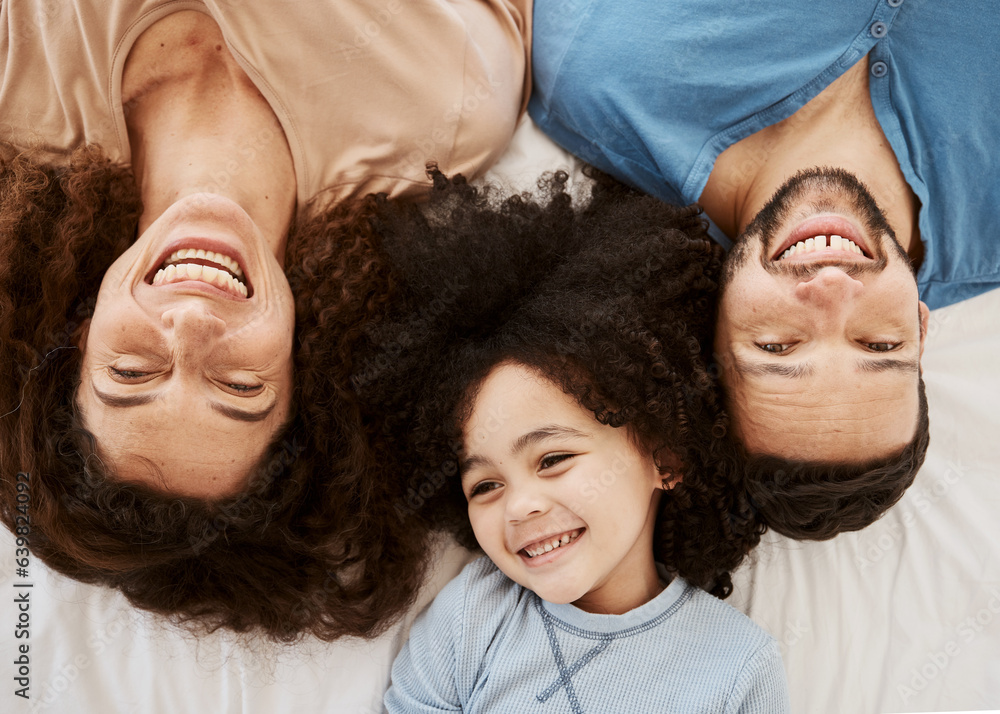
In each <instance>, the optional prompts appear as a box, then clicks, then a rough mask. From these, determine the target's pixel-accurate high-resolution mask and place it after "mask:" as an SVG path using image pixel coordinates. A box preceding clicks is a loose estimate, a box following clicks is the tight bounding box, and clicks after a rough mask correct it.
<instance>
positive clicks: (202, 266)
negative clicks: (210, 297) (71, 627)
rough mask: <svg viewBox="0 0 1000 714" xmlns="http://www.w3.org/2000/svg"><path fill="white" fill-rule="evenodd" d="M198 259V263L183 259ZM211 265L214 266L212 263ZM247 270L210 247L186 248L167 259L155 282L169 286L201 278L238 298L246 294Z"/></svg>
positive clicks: (204, 281) (154, 278)
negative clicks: (207, 248)
mask: <svg viewBox="0 0 1000 714" xmlns="http://www.w3.org/2000/svg"><path fill="white" fill-rule="evenodd" d="M183 261H197V262H183ZM209 264H211V265H209ZM240 278H243V270H241V269H240V266H239V264H238V263H237V262H236V261H235V260H234V259H233V258H231V257H229V256H228V255H223V254H222V253H214V252H212V251H210V250H208V251H206V250H201V249H197V250H196V249H194V248H182V249H181V250H177V251H174V252H173V253H171V254H170V257H169V258H167V259H166V260H165V261H164V263H163V267H161V268H160V269H159V270H158V271H156V275H154V276H153V285H167V284H170V283H177V282H181V281H183V280H200V281H201V282H203V283H208V284H209V285H214V286H216V287H218V288H222V289H223V290H225V291H226V292H229V293H232V294H233V295H235V296H237V297H244V298H245V297H246V296H247V294H248V292H249V291H248V290H247V286H246V284H245V283H244V282H243V281H242V280H240Z"/></svg>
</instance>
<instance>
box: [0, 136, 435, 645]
mask: <svg viewBox="0 0 1000 714" xmlns="http://www.w3.org/2000/svg"><path fill="white" fill-rule="evenodd" d="M0 149H2V151H0V364H3V365H4V371H3V377H2V379H0V514H2V519H3V521H4V523H5V525H6V526H7V527H8V528H9V529H10V530H11V531H12V532H14V533H20V534H27V532H28V530H27V529H26V528H24V525H25V519H24V516H26V515H27V516H28V517H30V547H31V551H32V553H33V554H34V555H35V556H37V557H38V558H40V559H41V560H43V561H44V562H45V563H46V564H47V565H49V566H50V567H52V568H54V569H55V570H57V571H59V572H61V573H63V574H65V575H68V576H70V577H72V578H75V579H77V580H82V581H84V582H89V583H99V584H103V585H107V586H110V587H113V588H117V589H119V590H121V591H122V592H123V593H124V594H125V595H126V596H127V597H128V599H129V600H130V601H131V602H132V603H133V604H134V605H136V606H137V607H140V608H144V609H147V610H151V611H153V612H157V613H160V614H163V615H167V616H171V617H173V618H174V619H175V620H178V621H181V622H184V623H186V624H187V625H188V626H189V627H191V628H192V629H196V630H214V629H216V628H220V627H223V628H229V629H232V630H235V631H237V632H254V633H262V634H264V635H266V636H268V637H270V638H272V639H274V640H279V641H292V640H294V639H296V638H297V637H298V636H299V635H300V634H301V633H312V634H314V635H316V636H318V637H320V638H323V639H327V640H330V639H334V638H337V637H340V636H343V635H357V636H372V635H375V634H377V633H379V632H380V631H382V630H384V628H385V627H386V626H387V625H388V624H389V623H390V622H392V621H393V619H394V618H395V616H397V615H399V614H400V613H401V612H402V611H403V610H404V608H405V607H406V606H407V605H409V604H410V603H411V601H412V599H413V597H414V594H415V593H416V591H417V589H418V587H419V585H420V583H421V582H422V574H423V563H422V560H423V557H424V556H423V545H424V540H423V539H422V537H421V535H420V534H419V533H414V532H413V530H412V529H409V528H406V527H405V526H404V524H402V523H401V522H400V521H399V519H398V518H397V517H396V516H395V515H394V513H393V512H392V511H391V501H390V495H391V494H390V493H389V492H388V490H387V489H388V488H390V486H391V484H387V483H385V482H384V481H383V480H381V479H380V478H378V477H379V473H378V472H377V471H376V470H374V469H373V467H372V464H373V460H372V456H371V451H370V449H369V446H368V441H367V439H366V435H365V432H364V428H363V424H362V422H361V420H360V415H359V412H358V408H357V406H356V404H354V402H353V393H352V392H351V391H350V389H348V388H347V385H349V381H348V380H349V375H350V374H351V373H352V369H353V368H352V364H351V350H352V345H353V343H354V341H355V340H356V339H357V338H358V336H359V335H360V334H361V332H360V331H361V328H362V327H363V326H364V324H365V323H366V321H368V320H369V319H370V318H371V317H372V316H373V315H375V314H377V313H379V312H380V311H382V310H383V309H384V306H385V302H386V300H387V299H388V297H389V294H390V292H391V290H390V288H391V284H390V278H389V275H388V272H387V270H386V268H385V266H384V262H385V261H384V260H383V259H382V258H381V257H380V253H379V252H378V248H377V242H376V241H375V240H374V238H373V236H372V235H371V221H370V217H369V214H370V213H371V211H372V210H373V209H374V207H375V204H376V202H375V201H374V200H373V199H367V200H365V201H362V202H360V203H358V204H355V205H350V206H341V207H338V208H335V209H331V210H328V211H324V212H320V211H310V213H309V214H308V215H305V216H304V217H302V216H300V217H299V219H298V221H297V225H296V227H295V228H294V229H293V232H292V234H291V235H290V238H289V253H288V257H287V260H286V266H287V267H286V273H287V274H288V277H289V281H290V283H291V284H292V287H293V291H294V294H295V296H296V326H295V329H296V343H295V354H294V359H295V386H294V390H295V391H294V395H293V411H294V414H293V416H292V418H291V420H290V422H289V424H288V426H287V427H286V428H285V430H284V431H283V432H282V433H280V434H278V435H277V436H276V437H275V439H274V441H273V443H272V444H270V445H269V446H268V448H267V450H266V453H265V454H264V457H263V458H262V460H261V462H260V463H259V465H258V467H257V469H256V471H255V473H254V474H252V475H251V478H250V481H249V485H248V487H247V488H246V489H245V491H244V492H243V493H240V494H237V495H235V496H233V497H231V498H226V499H222V500H218V501H211V502H210V501H203V500H198V499H192V498H180V497H174V496H170V495H164V494H162V493H158V492H155V491H153V490H150V489H148V488H144V487H143V486H141V485H134V484H127V483H122V482H120V481H117V480H115V478H114V474H111V473H108V472H107V471H106V470H105V469H104V467H103V465H102V463H101V461H100V459H98V458H96V456H95V454H96V444H95V440H94V438H93V436H92V435H91V434H89V433H88V432H87V431H86V430H85V429H83V427H82V424H81V419H80V415H79V413H78V411H77V409H76V407H75V405H74V399H73V395H74V392H75V390H76V387H77V384H78V380H79V370H80V358H81V355H80V352H79V350H77V349H76V348H75V346H74V338H75V336H76V334H77V333H78V331H79V329H80V327H81V324H82V322H83V321H84V320H85V319H86V318H88V317H90V316H91V314H92V312H93V308H94V304H95V301H96V295H97V291H98V288H99V286H100V283H101V279H102V277H103V275H104V272H105V271H106V269H107V268H108V267H109V266H110V265H111V263H112V262H113V261H114V260H115V259H116V258H117V257H118V256H119V255H121V253H122V252H124V251H125V250H126V249H127V248H128V247H129V245H130V244H131V243H132V241H133V240H134V239H135V234H136V226H137V223H138V219H139V216H140V213H141V210H142V206H141V202H140V199H139V194H138V191H137V189H136V185H135V181H134V179H133V176H132V174H131V172H130V171H129V170H128V169H127V168H125V167H122V166H119V165H115V164H113V163H111V162H110V161H108V160H107V159H105V158H104V157H103V156H102V154H101V152H100V151H99V150H97V149H94V148H86V149H81V150H79V151H77V152H76V153H75V154H74V155H73V156H72V158H71V160H70V161H69V163H68V164H67V165H66V166H63V167H61V168H55V167H50V166H46V165H44V164H42V163H39V162H37V161H35V160H32V159H31V158H30V157H29V156H26V155H24V154H18V153H17V152H16V150H14V149H12V148H11V147H9V146H0ZM18 472H24V473H27V474H29V475H28V476H27V477H21V478H20V479H19V478H18ZM25 478H26V479H27V482H28V483H29V484H30V493H29V498H30V501H26V500H25V498H26V497H25V495H24V493H23V492H19V491H18V485H17V484H18V481H19V480H21V481H24V480H25ZM21 488H22V490H23V488H24V487H23V486H22V487H21ZM19 494H20V500H18V498H19ZM18 506H22V508H21V509H19V508H18ZM19 527H20V529H21V530H20V531H19V530H18V529H19Z"/></svg>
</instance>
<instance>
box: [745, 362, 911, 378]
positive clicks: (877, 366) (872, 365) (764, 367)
mask: <svg viewBox="0 0 1000 714" xmlns="http://www.w3.org/2000/svg"><path fill="white" fill-rule="evenodd" d="M856 366H857V368H858V371H859V372H868V373H876V372H889V371H899V372H914V373H917V372H920V361H919V360H902V359H863V360H860V361H859V362H857V365H856ZM736 371H737V372H739V373H740V374H742V375H744V376H752V377H762V376H767V375H777V376H779V377H789V378H791V379H798V378H800V377H808V376H810V375H812V373H813V366H812V364H811V363H809V362H804V363H798V364H794V365H792V364H781V363H779V362H747V361H745V360H736Z"/></svg>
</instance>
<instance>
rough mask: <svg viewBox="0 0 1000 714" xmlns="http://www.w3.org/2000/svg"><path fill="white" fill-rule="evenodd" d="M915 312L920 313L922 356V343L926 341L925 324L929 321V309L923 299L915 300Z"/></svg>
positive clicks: (921, 347) (921, 350) (922, 348)
mask: <svg viewBox="0 0 1000 714" xmlns="http://www.w3.org/2000/svg"><path fill="white" fill-rule="evenodd" d="M917 312H918V313H919V314H920V356H921V357H923V356H924V345H925V344H926V342H927V326H928V324H929V323H930V319H931V311H930V308H928V307H927V304H926V303H925V302H924V301H923V300H918V301H917Z"/></svg>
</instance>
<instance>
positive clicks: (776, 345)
mask: <svg viewBox="0 0 1000 714" xmlns="http://www.w3.org/2000/svg"><path fill="white" fill-rule="evenodd" d="M791 346H792V345H791V343H790V342H785V343H782V342H767V343H765V344H758V345H757V349H761V350H764V351H765V352H770V353H771V354H774V355H780V354H781V353H782V352H786V351H787V350H788V348H789V347H791Z"/></svg>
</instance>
